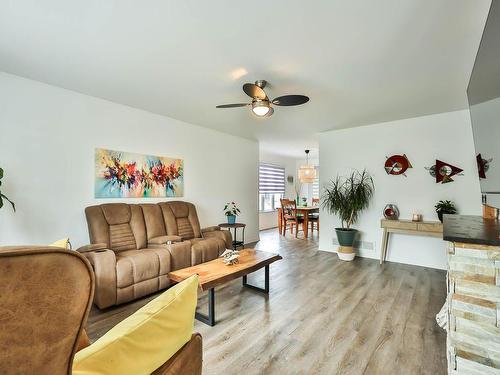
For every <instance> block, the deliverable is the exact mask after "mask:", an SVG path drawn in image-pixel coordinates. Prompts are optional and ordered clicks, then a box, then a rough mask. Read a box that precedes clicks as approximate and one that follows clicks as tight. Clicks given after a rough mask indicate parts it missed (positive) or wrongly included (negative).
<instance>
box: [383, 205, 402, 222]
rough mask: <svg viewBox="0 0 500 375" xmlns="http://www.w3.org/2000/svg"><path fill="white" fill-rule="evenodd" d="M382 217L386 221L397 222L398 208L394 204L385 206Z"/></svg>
mask: <svg viewBox="0 0 500 375" xmlns="http://www.w3.org/2000/svg"><path fill="white" fill-rule="evenodd" d="M384 217H385V218H386V219H387V220H397V219H398V218H399V210H398V206H396V205H395V204H387V205H386V206H385V207H384Z"/></svg>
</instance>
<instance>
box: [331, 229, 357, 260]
mask: <svg viewBox="0 0 500 375" xmlns="http://www.w3.org/2000/svg"><path fill="white" fill-rule="evenodd" d="M335 232H336V233H337V239H338V240H339V245H340V246H339V249H338V252H337V255H338V256H339V259H340V260H345V261H348V262H350V261H352V260H353V259H354V257H355V256H356V253H355V252H354V249H353V247H352V245H353V244H354V239H355V238H356V234H357V233H358V231H357V230H356V229H343V228H335Z"/></svg>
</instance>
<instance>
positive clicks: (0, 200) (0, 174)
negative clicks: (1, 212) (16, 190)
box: [0, 168, 16, 212]
mask: <svg viewBox="0 0 500 375" xmlns="http://www.w3.org/2000/svg"><path fill="white" fill-rule="evenodd" d="M2 178H3V169H2V168H0V188H1V186H2ZM4 199H5V200H6V201H7V202H9V203H10V204H11V205H12V209H13V210H14V212H16V205H15V204H14V202H12V201H11V200H10V199H9V198H7V197H6V196H5V195H4V194H2V191H1V190H0V208H2V207H3V204H4Z"/></svg>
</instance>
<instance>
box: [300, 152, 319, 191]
mask: <svg viewBox="0 0 500 375" xmlns="http://www.w3.org/2000/svg"><path fill="white" fill-rule="evenodd" d="M305 151H306V165H303V166H302V167H300V168H299V180H300V182H302V183H303V184H312V183H313V182H314V179H315V178H316V168H314V167H313V166H311V165H309V150H305Z"/></svg>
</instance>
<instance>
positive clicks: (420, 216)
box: [411, 214, 423, 223]
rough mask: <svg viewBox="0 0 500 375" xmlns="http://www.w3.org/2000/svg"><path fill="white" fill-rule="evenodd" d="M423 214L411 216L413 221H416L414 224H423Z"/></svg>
mask: <svg viewBox="0 0 500 375" xmlns="http://www.w3.org/2000/svg"><path fill="white" fill-rule="evenodd" d="M422 219H423V218H422V214H413V215H411V221H414V222H417V223H419V222H421V221H422Z"/></svg>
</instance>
